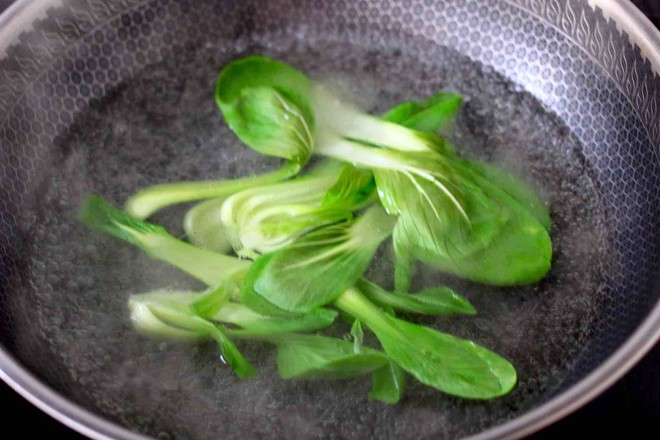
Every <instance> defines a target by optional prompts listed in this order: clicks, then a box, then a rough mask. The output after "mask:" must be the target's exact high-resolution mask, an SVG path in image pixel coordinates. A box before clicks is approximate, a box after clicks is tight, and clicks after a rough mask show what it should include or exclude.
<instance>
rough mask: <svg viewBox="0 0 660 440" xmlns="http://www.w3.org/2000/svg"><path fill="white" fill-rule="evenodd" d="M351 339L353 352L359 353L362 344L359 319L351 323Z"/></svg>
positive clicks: (362, 335) (362, 333) (362, 336)
mask: <svg viewBox="0 0 660 440" xmlns="http://www.w3.org/2000/svg"><path fill="white" fill-rule="evenodd" d="M351 337H352V338H353V350H354V351H355V352H356V353H359V352H360V350H361V349H362V343H363V342H364V332H363V331H362V324H360V320H359V319H356V320H355V321H353V325H352V326H351Z"/></svg>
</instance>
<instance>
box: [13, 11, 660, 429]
mask: <svg viewBox="0 0 660 440" xmlns="http://www.w3.org/2000/svg"><path fill="white" fill-rule="evenodd" d="M60 1H61V0H51V1H50V2H34V1H32V0H17V1H16V2H15V3H14V4H12V5H11V6H10V7H9V8H8V9H7V10H6V11H5V12H4V13H3V14H2V15H1V16H0V42H3V43H5V44H9V43H10V42H11V41H13V39H14V38H13V37H15V36H17V29H23V27H24V26H25V24H29V23H31V22H32V20H33V19H34V17H35V16H36V15H38V14H39V13H41V12H43V11H45V10H46V9H47V7H52V6H53V4H54V3H58V2H60ZM589 3H590V4H591V5H592V6H595V7H597V8H599V9H601V10H602V11H603V13H604V14H605V15H606V16H608V17H610V18H611V19H612V20H614V22H616V23H617V24H618V26H619V27H620V28H621V29H622V30H624V31H625V32H626V33H627V34H628V36H629V38H630V40H631V41H632V42H633V43H634V44H635V45H637V46H638V47H639V48H640V51H641V53H642V55H643V56H644V57H646V58H647V59H648V60H649V61H650V63H651V65H652V67H653V70H654V71H655V72H656V73H659V72H660V32H658V30H657V29H656V28H655V26H654V25H653V24H652V23H651V22H650V21H649V20H648V18H646V17H645V16H644V14H642V12H641V11H639V9H637V8H636V7H635V6H634V5H633V4H632V3H631V2H630V1H628V0H589ZM5 49H6V47H5V46H4V44H2V43H0V53H2V52H4V50H5ZM658 340H660V301H659V302H658V303H657V304H656V305H655V306H654V308H653V310H652V311H651V313H650V314H649V316H648V317H647V318H646V319H645V320H644V322H643V323H642V325H641V326H640V327H639V328H638V329H637V330H636V331H635V332H634V333H633V334H632V335H631V336H630V337H629V338H628V340H627V341H626V342H625V343H624V344H623V345H622V346H621V347H619V349H618V350H617V351H616V352H615V353H614V354H612V355H611V356H610V357H609V358H608V359H607V361H605V362H604V363H603V364H602V365H600V366H599V367H598V368H597V369H595V370H594V371H593V372H591V373H590V374H589V375H588V376H587V377H585V378H584V379H582V380H581V381H579V382H578V383H577V384H576V385H574V386H572V387H571V388H569V389H568V390H566V391H565V392H563V393H561V394H559V395H558V396H556V397H554V398H553V399H551V400H550V401H548V402H546V403H544V404H543V405H541V406H539V407H538V408H535V409H534V410H532V411H529V412H527V413H525V414H523V415H522V416H520V417H518V418H516V419H514V420H512V421H510V422H507V423H504V424H502V425H498V426H496V427H494V428H491V429H489V430H487V431H485V432H482V433H480V434H478V435H476V436H473V437H470V438H469V440H487V439H500V438H510V439H517V438H521V437H524V436H526V435H529V434H531V433H533V432H535V431H538V430H539V429H541V428H543V427H545V426H548V425H550V424H551V423H553V422H555V421H557V420H559V419H560V418H562V417H564V416H566V415H568V414H570V413H571V412H573V411H575V410H577V409H578V408H580V407H582V406H583V405H585V404H586V403H588V402H589V401H591V400H592V399H594V398H595V397H596V396H598V395H599V394H601V393H602V392H603V391H605V390H606V389H607V388H608V387H609V386H610V385H612V384H613V383H614V382H615V381H616V380H618V379H619V378H620V377H622V376H623V375H624V374H625V373H626V372H627V371H628V370H630V368H632V367H633V365H635V364H636V363H637V362H638V361H639V360H640V359H641V358H642V357H643V356H644V355H645V354H646V353H647V352H648V351H649V350H650V349H651V348H652V347H653V346H654V345H655V343H656V342H657V341H658ZM0 379H2V380H3V381H4V382H6V383H7V384H8V385H9V386H10V387H11V388H13V389H14V390H15V391H16V392H18V393H19V394H20V395H21V396H23V397H24V398H25V399H27V400H28V401H29V402H31V403H32V404H34V405H35V406H37V407H38V408H39V409H41V410H42V411H44V412H45V413H47V414H48V415H50V416H51V417H53V418H55V419H56V420H58V421H60V422H61V423H63V424H64V425H66V426H68V427H70V428H72V429H74V430H76V431H78V432H80V433H81V434H83V435H86V436H88V437H90V438H93V439H99V440H106V439H126V440H139V439H146V438H147V437H145V436H142V435H140V434H137V433H135V432H132V431H129V430H127V429H125V428H123V427H121V426H119V425H117V424H115V423H112V422H109V421H107V420H105V419H103V418H102V417H100V416H98V415H96V414H93V413H92V412H90V411H88V410H86V409H84V408H82V407H81V406H79V405H77V404H76V403H73V402H72V401H70V400H68V399H66V398H64V397H62V396H61V395H59V394H58V393H57V392H55V391H54V390H52V389H51V388H50V387H48V386H47V385H45V384H44V383H42V382H40V381H39V380H38V379H37V378H36V377H35V376H34V375H33V374H31V373H30V372H29V371H28V370H27V369H26V368H25V367H23V366H22V365H21V364H20V363H19V362H18V361H16V359H14V358H13V357H12V356H11V355H10V354H9V353H8V352H7V351H6V350H5V349H4V348H2V347H0Z"/></svg>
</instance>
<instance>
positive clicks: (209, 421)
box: [0, 0, 660, 439]
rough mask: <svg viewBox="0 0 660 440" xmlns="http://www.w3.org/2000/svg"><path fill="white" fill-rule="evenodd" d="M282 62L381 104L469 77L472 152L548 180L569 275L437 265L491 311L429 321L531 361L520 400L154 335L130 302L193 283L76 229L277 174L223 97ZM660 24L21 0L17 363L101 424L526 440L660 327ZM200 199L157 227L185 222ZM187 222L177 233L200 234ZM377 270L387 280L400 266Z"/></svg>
mask: <svg viewBox="0 0 660 440" xmlns="http://www.w3.org/2000/svg"><path fill="white" fill-rule="evenodd" d="M254 53H262V54H266V55H270V56H273V57H276V58H280V59H283V60H284V61H287V62H289V63H291V64H293V65H295V66H297V67H298V68H300V69H302V70H304V71H306V72H307V73H309V74H311V75H313V76H315V77H317V78H320V79H321V80H324V81H328V82H330V83H332V84H333V85H334V87H336V88H337V89H338V90H340V91H341V92H342V93H345V94H349V95H351V96H353V97H354V99H356V100H357V101H358V103H359V104H360V105H362V106H363V107H365V108H367V109H369V110H373V111H382V110H384V109H386V108H387V107H388V106H389V105H392V104H394V103H396V102H398V101H400V100H403V99H412V98H422V97H424V96H426V95H428V94H430V93H433V92H437V91H439V90H456V91H459V92H460V93H462V94H464V95H465V97H466V103H465V105H464V108H463V110H462V112H461V113H460V115H459V116H458V118H457V120H456V124H455V127H454V128H453V131H452V133H450V134H449V136H450V137H451V138H452V140H453V141H454V142H455V143H456V144H457V145H459V146H460V148H461V149H462V151H463V152H464V154H466V155H470V156H474V157H481V158H485V159H487V160H490V161H492V162H495V163H497V164H499V165H502V166H504V167H507V168H509V169H510V170H511V171H512V172H513V173H515V174H518V175H520V176H522V177H523V178H524V179H526V180H527V181H528V182H530V184H531V185H533V186H535V187H537V188H538V189H539V191H540V192H541V193H542V194H543V196H544V198H545V199H546V201H547V203H548V205H549V207H550V210H551V214H552V216H553V222H554V223H553V230H552V234H553V239H554V243H555V246H556V249H555V255H556V256H555V261H554V263H553V269H552V271H551V273H550V274H549V275H548V277H547V278H546V279H545V280H544V281H542V282H541V283H539V284H538V285H535V286H526V287H521V288H515V289H514V288H510V289H493V288H487V287H484V286H477V285H474V284H470V283H466V282H462V281H460V280H457V279H453V278H449V277H444V276H439V275H438V274H435V273H433V272H431V271H428V272H427V271H422V272H421V273H420V274H419V276H418V282H419V283H420V284H424V283H432V282H444V283H447V284H449V285H451V286H453V287H455V288H456V289H459V290H460V291H461V292H462V293H464V294H465V295H466V296H468V298H469V299H470V300H471V301H472V302H473V303H474V304H475V306H476V307H477V309H478V310H479V311H480V314H479V315H478V316H477V317H475V318H470V319H457V318H456V319H450V320H447V319H442V320H436V321H427V324H430V325H435V326H437V327H439V328H444V329H450V330H451V331H452V332H453V333H455V334H457V335H460V336H463V337H469V338H472V339H474V340H476V341H478V342H480V343H482V344H484V345H487V346H489V347H492V348H493V349H495V350H496V351H498V352H500V353H502V354H504V355H505V356H507V357H508V358H509V359H511V361H512V362H513V363H514V364H515V365H516V367H517V369H518V371H519V375H520V382H519V384H518V386H517V387H516V389H515V390H514V391H513V392H512V393H511V394H510V395H508V396H506V397H504V398H501V399H497V400H493V401H488V402H478V401H465V400H459V399H454V398H451V397H448V396H445V395H442V394H441V393H437V392H435V391H433V390H430V389H428V388H424V387H423V386H421V385H420V386H416V385H411V387H410V389H409V390H408V392H407V394H406V398H405V399H404V400H403V401H402V402H401V403H400V404H399V405H397V406H393V407H387V406H384V405H380V404H377V403H368V402H367V401H366V399H365V398H364V395H365V391H366V389H365V388H364V387H365V386H368V384H365V383H364V381H361V380H355V381H347V382H336V383H335V382H333V383H332V384H330V385H329V384H328V383H323V382H322V383H314V382H284V381H280V380H278V379H277V378H276V372H275V370H274V362H273V353H272V351H270V350H269V349H268V348H267V347H262V346H259V345H250V346H246V347H245V352H246V354H247V355H248V356H249V357H250V358H251V359H253V360H255V362H256V363H257V364H258V365H259V367H260V374H259V375H258V376H257V377H256V378H255V379H253V380H251V381H240V380H238V379H237V378H235V377H234V376H233V375H232V374H231V373H230V372H229V370H228V369H227V368H225V367H224V366H223V365H222V363H221V362H219V360H218V356H217V353H216V352H215V349H214V348H213V347H212V346H199V347H190V346H180V345H173V344H163V343H159V342H154V341H152V340H148V339H146V338H143V337H141V336H140V335H138V334H136V333H135V332H134V331H133V330H132V329H131V326H130V322H129V319H128V316H127V311H126V306H125V303H126V298H127V295H129V294H130V293H137V292H140V291H146V290H150V289H152V288H154V287H155V286H164V285H177V286H190V285H191V284H190V281H189V280H187V279H186V278H184V277H181V276H179V275H177V274H176V273H174V272H173V271H170V270H167V269H166V268H165V267H163V266H161V265H159V264H158V263H156V262H153V261H150V260H148V259H147V258H145V257H144V256H142V255H140V254H139V253H138V252H136V251H135V250H133V249H130V248H128V247H127V246H124V245H122V244H121V243H116V242H114V241H112V240H111V239H109V238H106V237H101V236H99V235H98V234H95V233H93V232H91V231H89V230H87V229H85V228H84V227H82V226H81V225H79V224H78V223H77V222H76V219H75V214H76V211H77V209H78V206H79V205H80V203H81V200H83V198H84V197H85V196H86V195H88V194H89V193H92V192H94V193H98V194H101V195H103V196H104V197H106V198H108V199H109V200H111V201H113V202H115V203H117V204H119V203H121V202H122V201H123V200H125V199H126V197H127V196H128V195H129V194H131V193H132V192H133V191H135V190H136V189H138V188H140V187H143V186H145V185H149V184H153V183H159V182H165V181H172V180H181V179H193V178H194V179H202V178H211V177H215V178H217V177H232V176H238V175H245V174H248V173H251V172H258V171H263V170H266V169H268V168H270V167H273V166H274V164H273V163H272V162H270V161H268V160H266V159H263V158H260V157H257V155H255V154H252V153H251V152H250V151H248V150H246V149H244V148H241V147H240V145H239V144H238V142H237V141H236V139H235V138H234V137H233V135H232V134H231V132H230V131H229V130H228V129H227V128H226V127H225V126H224V125H223V123H222V121H221V117H220V115H219V112H218V110H217V109H216V108H215V104H214V102H213V97H212V93H211V91H212V88H213V84H214V81H215V77H216V75H217V72H218V71H219V69H220V68H221V67H222V66H223V65H224V64H226V63H227V62H228V61H230V60H232V59H234V58H236V57H239V56H242V55H246V54H254ZM659 68H660V36H659V34H658V31H657V30H655V29H654V28H653V26H652V25H651V24H650V23H649V22H648V21H647V20H646V19H645V18H643V16H642V15H641V14H640V13H639V11H637V10H636V9H634V7H633V6H632V5H631V4H630V3H628V2H626V1H623V0H621V1H618V0H609V1H608V0H592V1H590V2H587V1H586V0H507V1H487V0H484V1H459V0H456V1H451V0H446V1H423V0H404V1H400V2H398V1H391V0H381V1H370V2H367V1H362V2H344V1H329V0H328V1H326V0H323V1H315V2H302V1H296V0H273V1H270V2H257V1H241V2H231V1H210V0H209V1H204V0H199V1H193V0H190V1H172V0H170V1H165V0H162V1H156V0H153V1H130V0H117V1H112V0H76V1H43V2H30V1H27V0H26V1H18V2H17V3H16V4H15V5H13V6H12V7H11V8H10V9H9V10H8V11H7V12H6V13H5V14H4V15H3V16H2V17H0V318H1V319H0V344H1V345H0V377H2V378H3V379H4V380H5V381H6V382H7V383H9V384H10V385H11V386H12V387H13V388H15V389H16V390H18V391H19V392H20V393H21V394H23V395H24V396H25V397H26V398H27V399H29V400H30V401H31V402H33V403H34V404H36V405H37V406H39V407H40V408H42V409H43V410H44V411H46V412H48V413H49V414H51V415H53V416H54V417H56V418H58V419H59V420H61V421H62V422H63V423H65V424H67V425H69V426H71V427H73V428H74V429H77V430H78V431H80V432H82V433H84V434H86V435H89V436H90V437H94V438H122V439H124V438H125V439H134V438H140V437H141V436H152V437H157V438H218V437H226V438H237V437H245V436H248V437H264V438H280V437H295V438H303V437H304V438H307V437H323V438H326V437H327V438H356V439H357V438H360V439H362V438H390V437H398V438H419V437H428V436H434V437H442V438H457V437H468V436H474V438H479V439H492V438H502V437H521V436H523V435H525V434H528V433H530V432H532V431H534V430H537V429H539V428H540V427H542V426H545V425H547V424H549V423H551V422H553V421H555V420H557V419H558V418H560V417H562V416H564V415H566V414H567V413H569V412H571V411H573V410H575V409H576V408H577V407H579V406H580V405H582V404H584V403H585V402H587V401H588V400H590V399H591V398H593V397H594V396H595V395H597V394H598V393H600V392H601V391H603V389H604V388H606V387H607V386H608V385H610V384H611V383H612V382H613V381H614V380H616V378H618V377H620V376H621V375H622V374H623V373H624V372H625V371H626V370H627V369H629V368H630V367H631V366H632V365H633V364H634V363H635V362H636V361H637V360H638V359H639V358H640V357H641V356H642V355H643V354H644V353H645V352H646V351H647V350H648V349H649V347H651V346H652V345H653V344H654V342H655V341H656V340H657V339H658V336H659V334H660V303H659V302H658V297H659V293H660V289H659V288H658V286H660V278H658V274H659V273H660V271H659V270H658V269H660V264H659V262H660V259H659V256H660V237H659V236H658V231H659V230H660V227H659V226H660V113H659V111H660V110H659V109H660V79H659V78H658V75H657V72H658V69H659ZM179 214H180V210H179V211H178V210H177V209H172V210H169V211H166V212H164V213H162V214H160V215H159V216H158V217H157V219H156V220H157V221H158V222H161V223H163V224H165V225H166V226H168V227H169V228H170V229H171V230H172V231H173V232H174V233H177V231H180V225H179V224H178V223H177V222H176V221H175V219H177V218H178V216H179ZM177 228H178V229H177ZM374 276H375V277H377V278H378V277H380V279H381V280H382V281H383V282H387V280H388V279H389V277H390V275H389V272H388V270H387V267H386V266H384V267H383V268H381V270H380V271H376V273H375V275H374Z"/></svg>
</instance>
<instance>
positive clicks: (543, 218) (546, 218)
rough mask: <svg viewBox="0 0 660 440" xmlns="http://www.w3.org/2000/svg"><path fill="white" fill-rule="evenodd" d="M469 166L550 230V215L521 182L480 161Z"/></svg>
mask: <svg viewBox="0 0 660 440" xmlns="http://www.w3.org/2000/svg"><path fill="white" fill-rule="evenodd" d="M469 164H470V166H471V167H472V168H473V169H474V170H475V171H476V172H477V173H479V174H480V175H481V176H483V178H484V179H486V180H488V181H489V182H490V183H491V184H492V185H494V186H496V187H497V188H499V189H500V190H502V191H503V192H505V193H506V194H507V195H509V196H510V197H511V198H512V199H513V200H515V201H516V202H518V203H519V204H520V206H522V207H523V208H525V209H526V210H527V211H528V212H529V213H530V214H531V215H533V216H534V218H536V220H538V222H539V223H540V224H541V225H542V226H543V227H544V228H545V229H546V230H549V229H550V225H551V222H550V213H549V212H548V209H547V208H546V207H545V205H544V204H543V202H542V201H541V199H539V197H538V196H537V195H536V193H535V192H534V191H532V189H531V188H530V187H529V186H528V185H527V184H526V183H525V182H523V181H522V180H520V179H518V178H516V177H514V176H512V175H511V174H509V173H507V172H506V171H504V170H502V169H501V168H497V167H495V166H493V165H490V164H487V163H485V162H480V161H471V162H469Z"/></svg>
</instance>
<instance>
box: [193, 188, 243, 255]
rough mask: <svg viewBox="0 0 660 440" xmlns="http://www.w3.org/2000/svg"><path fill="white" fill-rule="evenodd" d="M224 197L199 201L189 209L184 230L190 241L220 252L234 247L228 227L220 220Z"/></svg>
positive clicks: (224, 252)
mask: <svg viewBox="0 0 660 440" xmlns="http://www.w3.org/2000/svg"><path fill="white" fill-rule="evenodd" d="M225 200H227V199H226V198H224V197H218V198H215V199H211V200H207V201H205V202H202V203H198V204H197V205H195V206H194V207H192V208H191V209H189V210H188V212H187V213H186V215H185V217H184V218H183V230H184V231H185V233H186V238H187V239H188V240H189V241H190V243H192V244H194V245H195V246H197V247H200V248H203V249H208V250H210V251H213V252H218V253H220V254H226V253H228V252H229V251H231V249H232V244H231V241H230V237H228V233H227V231H226V230H225V229H226V227H225V225H224V224H223V223H222V221H221V220H220V211H221V209H222V205H223V204H224V202H225Z"/></svg>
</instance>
